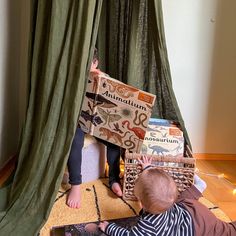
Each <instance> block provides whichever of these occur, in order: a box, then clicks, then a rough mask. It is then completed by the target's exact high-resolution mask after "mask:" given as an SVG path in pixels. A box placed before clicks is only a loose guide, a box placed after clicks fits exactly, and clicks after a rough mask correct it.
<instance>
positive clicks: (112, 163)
mask: <svg viewBox="0 0 236 236" xmlns="http://www.w3.org/2000/svg"><path fill="white" fill-rule="evenodd" d="M106 146H107V162H108V165H109V185H110V187H111V189H112V191H113V192H114V193H115V194H116V195H117V196H119V197H121V196H122V190H121V186H120V154H121V152H120V147H119V146H116V145H114V144H111V143H107V144H106Z"/></svg>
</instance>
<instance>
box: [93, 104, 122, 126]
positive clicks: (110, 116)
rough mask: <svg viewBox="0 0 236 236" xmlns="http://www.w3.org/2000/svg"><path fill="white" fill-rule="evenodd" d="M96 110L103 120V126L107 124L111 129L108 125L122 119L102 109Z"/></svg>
mask: <svg viewBox="0 0 236 236" xmlns="http://www.w3.org/2000/svg"><path fill="white" fill-rule="evenodd" d="M97 108H98V112H99V114H100V115H101V117H102V118H103V119H104V120H105V123H104V125H106V124H108V126H109V127H110V128H111V125H110V123H112V122H115V121H118V120H120V119H121V118H122V116H120V115H118V114H115V113H111V111H108V110H107V111H105V110H104V109H102V108H101V107H97Z"/></svg>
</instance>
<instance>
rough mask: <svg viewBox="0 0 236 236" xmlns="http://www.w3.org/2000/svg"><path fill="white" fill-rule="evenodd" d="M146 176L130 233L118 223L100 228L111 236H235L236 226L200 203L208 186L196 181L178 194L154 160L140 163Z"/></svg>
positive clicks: (141, 180)
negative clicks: (199, 200)
mask: <svg viewBox="0 0 236 236" xmlns="http://www.w3.org/2000/svg"><path fill="white" fill-rule="evenodd" d="M139 161H140V164H141V165H142V169H143V172H142V173H141V174H140V176H139V178H138V179H137V181H136V183H135V186H134V194H135V196H136V197H137V199H138V200H139V202H140V205H141V207H142V210H141V212H140V218H139V220H138V222H137V225H135V226H134V227H133V228H131V229H130V230H128V229H125V228H122V227H120V226H118V225H116V224H115V223H108V222H106V221H105V222H102V223H100V224H99V228H100V229H101V230H102V231H103V232H105V233H106V234H107V235H115V236H116V235H117V236H118V235H119V236H122V235H137V236H138V235H140V236H141V235H142V236H144V235H153V236H154V235H182V236H188V235H195V236H204V235H208V236H209V235H211V236H226V235H227V236H233V235H236V222H232V223H226V222H223V221H221V220H219V219H218V218H216V217H215V215H214V214H213V213H212V212H211V211H210V210H209V209H208V208H207V207H205V206H204V205H203V204H201V203H200V202H198V199H199V197H201V196H202V194H201V191H203V190H204V189H205V188H206V184H205V182H204V181H203V180H201V179H200V178H199V177H197V176H196V177H195V184H194V185H192V186H191V187H190V188H189V189H187V190H185V191H184V192H182V193H180V194H179V193H178V190H177V187H176V184H175V182H174V180H173V179H172V178H171V177H170V176H169V175H168V174H166V173H165V172H164V171H162V170H159V169H157V168H155V167H153V166H152V165H151V159H148V158H147V157H145V156H144V157H143V158H142V160H139Z"/></svg>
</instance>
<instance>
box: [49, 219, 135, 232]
mask: <svg viewBox="0 0 236 236" xmlns="http://www.w3.org/2000/svg"><path fill="white" fill-rule="evenodd" d="M137 221H138V216H133V217H127V218H122V219H115V220H108V222H114V223H116V224H118V225H119V226H121V227H125V228H127V229H130V228H131V227H132V226H134V225H136V224H137ZM98 224H99V222H98V221H97V222H88V223H81V224H71V225H62V226H54V227H52V229H51V236H82V235H84V236H89V235H90V236H103V235H106V234H104V233H103V232H102V231H100V230H99V229H98V227H97V226H98Z"/></svg>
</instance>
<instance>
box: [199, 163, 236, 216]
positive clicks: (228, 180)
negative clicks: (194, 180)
mask: <svg viewBox="0 0 236 236" xmlns="http://www.w3.org/2000/svg"><path fill="white" fill-rule="evenodd" d="M197 168H198V169H199V171H200V173H199V176H200V177H201V178H202V179H203V180H205V181H206V182H207V189H206V190H205V192H204V193H203V195H204V197H205V198H207V199H208V200H210V201H211V202H213V203H214V204H215V205H217V206H218V207H220V208H221V209H222V210H223V211H224V212H225V213H226V214H227V215H228V216H229V217H230V218H231V219H232V220H234V221H236V194H233V190H234V189H235V188H236V160H235V161H233V160H226V161H225V160H224V161H221V160H197ZM220 174H224V178H219V177H218V175H220Z"/></svg>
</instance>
